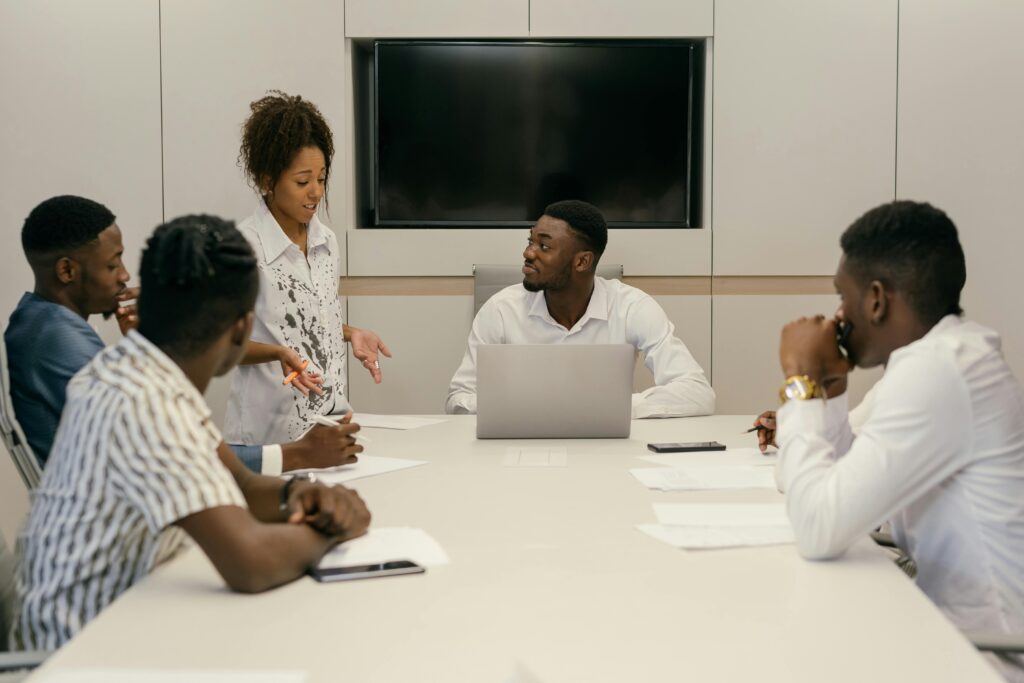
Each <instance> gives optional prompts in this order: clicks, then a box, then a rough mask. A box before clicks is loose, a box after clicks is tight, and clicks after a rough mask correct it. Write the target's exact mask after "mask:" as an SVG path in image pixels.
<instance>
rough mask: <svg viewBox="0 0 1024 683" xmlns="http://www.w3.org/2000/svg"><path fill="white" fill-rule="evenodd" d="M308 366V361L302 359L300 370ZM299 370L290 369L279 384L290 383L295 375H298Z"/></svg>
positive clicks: (286, 384)
mask: <svg viewBox="0 0 1024 683" xmlns="http://www.w3.org/2000/svg"><path fill="white" fill-rule="evenodd" d="M308 366H309V361H308V360H304V361H302V368H301V369H302V370H305V369H306V368H307V367H308ZM299 372H300V370H292V371H291V373H290V374H289V375H288V376H287V377H285V378H284V381H283V382H281V384H283V385H285V386H288V385H289V384H291V383H292V381H293V380H294V379H295V378H296V377H298V376H299Z"/></svg>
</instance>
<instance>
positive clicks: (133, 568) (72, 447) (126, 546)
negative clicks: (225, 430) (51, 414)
mask: <svg viewBox="0 0 1024 683" xmlns="http://www.w3.org/2000/svg"><path fill="white" fill-rule="evenodd" d="M220 441H221V436H220V433H219V431H218V430H217V428H216V427H215V426H214V424H213V422H212V420H211V416H210V409H209V408H208V407H207V405H206V403H205V401H204V400H203V397H202V395H201V394H200V393H199V391H198V390H197V389H196V388H195V386H194V385H193V384H192V383H191V382H190V381H189V380H188V378H187V377H186V376H185V374H184V373H183V372H182V371H181V369H180V368H179V367H178V366H177V365H176V364H175V363H174V362H173V361H172V360H171V359H170V358H168V357H167V356H166V355H165V354H164V353H163V352H161V351H160V350H159V349H158V348H157V347H156V346H154V345H153V344H151V343H150V342H149V341H148V340H146V339H145V338H144V337H143V336H142V335H140V334H138V333H137V332H134V331H133V332H130V333H129V334H128V336H127V337H125V338H124V339H123V340H122V341H121V342H120V343H119V344H117V345H116V346H112V347H109V348H107V349H106V350H104V351H103V352H102V353H100V354H99V355H98V356H96V358H95V359H93V361H92V362H90V363H89V364H88V365H86V366H85V367H84V368H83V369H82V370H81V371H80V372H79V373H78V374H77V375H75V377H74V378H73V379H72V380H71V382H70V384H68V396H67V404H66V405H65V408H64V414H63V417H62V418H61V422H60V427H59V428H58V430H57V436H56V439H55V441H54V445H53V450H52V451H51V453H50V459H49V461H48V462H47V466H46V471H45V473H44V474H43V480H42V482H41V483H40V485H39V488H38V489H37V490H36V491H35V493H34V495H33V501H32V510H31V512H30V513H29V517H28V520H27V522H26V523H25V526H24V528H23V529H22V531H21V534H20V536H19V538H18V581H17V587H18V601H19V605H20V612H19V614H18V618H17V620H16V622H15V626H14V629H13V633H12V636H13V640H12V643H13V644H14V645H15V646H16V647H18V646H20V647H24V648H29V649H51V648H56V647H59V646H60V645H61V644H63V643H64V642H66V641H67V640H68V639H70V638H71V637H72V636H73V635H75V634H76V633H77V632H78V631H79V630H80V629H81V628H82V627H83V626H84V625H85V624H86V623H87V622H89V621H90V620H91V619H93V618H94V617H96V615H97V614H99V612H100V611H102V610H103V609H104V608H105V607H106V606H107V605H109V604H110V603H111V602H112V601H113V600H114V599H115V598H116V597H117V596H118V595H120V594H121V593H122V592H124V591H125V590H127V589H128V588H129V587H130V586H131V585H132V584H133V583H135V582H136V581H138V580H140V579H141V578H143V577H144V576H146V574H148V573H149V572H150V571H151V570H152V569H153V567H155V566H156V565H157V564H159V563H160V562H162V561H164V560H166V559H168V558H169V557H171V556H172V555H174V554H175V553H176V552H177V551H178V550H179V549H180V548H181V547H182V546H183V544H184V543H185V542H186V540H187V536H186V534H185V533H184V532H183V531H182V530H181V529H179V528H178V527H176V526H173V525H174V523H175V522H177V521H178V520H180V519H183V518H185V517H188V516H189V515H192V514H194V513H196V512H200V511H202V510H206V509H209V508H213V507H218V506H222V505H237V506H241V507H245V504H246V503H245V498H244V497H243V496H242V492H241V491H240V490H239V488H238V485H237V484H236V483H235V480H234V478H233V477H232V475H231V473H230V472H229V471H228V470H227V468H226V467H224V466H223V464H222V463H221V462H220V460H219V458H218V456H217V445H218V444H219V443H220Z"/></svg>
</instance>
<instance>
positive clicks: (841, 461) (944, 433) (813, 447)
mask: <svg viewBox="0 0 1024 683" xmlns="http://www.w3.org/2000/svg"><path fill="white" fill-rule="evenodd" d="M874 393H875V396H874V405H873V409H872V411H871V415H870V417H869V418H868V420H867V422H866V423H865V424H864V425H862V426H861V427H860V429H859V431H858V434H857V437H856V438H855V439H854V438H852V432H850V431H849V430H850V427H849V419H848V416H847V415H846V414H845V413H846V411H845V406H839V405H837V406H835V410H834V411H833V412H832V413H831V414H829V412H828V408H827V407H826V403H825V402H824V401H789V402H787V403H786V404H785V405H784V406H782V408H780V409H779V411H778V415H777V417H778V421H779V433H778V436H779V444H780V448H779V480H780V484H781V485H782V487H783V488H784V489H785V491H786V508H787V511H788V513H789V519H790V522H791V523H792V525H793V533H794V535H795V536H796V542H797V547H798V549H799V550H800V553H801V554H802V555H803V556H804V557H807V558H808V559H827V558H833V557H838V556H839V555H841V554H842V553H843V552H845V551H846V549H847V548H848V547H850V545H852V544H853V543H854V542H855V541H856V540H857V539H858V538H860V537H862V536H863V535H865V534H867V533H868V532H869V531H870V530H871V529H874V528H875V527H877V526H878V525H879V524H881V523H882V522H883V521H885V520H886V519H888V518H890V517H891V516H892V515H893V514H894V513H896V512H898V511H899V510H901V509H903V508H905V507H907V506H909V505H910V504H911V503H913V502H914V501H915V500H916V499H917V498H918V497H920V496H921V495H922V494H924V493H925V492H927V491H928V490H929V489H932V488H933V487H935V486H936V485H938V484H939V483H940V482H941V481H943V480H944V479H946V478H947V477H948V476H950V475H951V474H952V473H953V472H955V471H956V470H957V469H959V468H960V467H961V466H962V464H963V458H964V457H966V456H968V455H969V445H970V438H971V437H970V433H969V427H968V425H969V424H970V420H969V419H968V418H969V415H970V413H971V407H970V398H969V395H968V391H967V387H966V386H965V385H964V382H963V379H962V377H961V376H960V374H959V373H958V372H957V370H956V368H955V366H954V365H953V364H952V363H951V362H950V361H949V360H948V359H945V358H942V357H937V356H930V357H929V356H923V355H920V356H916V355H911V356H906V357H904V358H901V359H900V360H899V362H898V363H895V364H894V363H890V367H889V368H888V370H887V371H886V375H885V377H884V379H883V380H882V381H881V382H879V384H878V386H877V389H876V391H875V392H874ZM829 403H838V402H836V401H830V402H829ZM843 403H845V401H844V402H843ZM840 408H842V410H840ZM830 422H831V423H835V422H840V423H845V427H844V426H843V424H839V425H836V424H830ZM847 440H849V443H850V446H849V448H848V449H846V450H845V454H844V451H843V450H841V449H842V446H843V442H844V441H847ZM840 455H841V456H842V457H839V456H840Z"/></svg>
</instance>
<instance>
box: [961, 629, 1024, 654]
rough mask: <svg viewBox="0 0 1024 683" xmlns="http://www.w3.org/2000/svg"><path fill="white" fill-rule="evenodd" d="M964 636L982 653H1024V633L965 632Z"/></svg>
mask: <svg viewBox="0 0 1024 683" xmlns="http://www.w3.org/2000/svg"><path fill="white" fill-rule="evenodd" d="M963 634H964V636H965V637H966V638H967V639H968V640H969V641H971V644H972V645H974V647H976V648H978V649H979V650H981V651H982V652H1005V653H1022V652H1024V633H996V632H992V631H964V632H963Z"/></svg>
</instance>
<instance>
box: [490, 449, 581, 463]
mask: <svg viewBox="0 0 1024 683" xmlns="http://www.w3.org/2000/svg"><path fill="white" fill-rule="evenodd" d="M501 464H502V465H504V466H505V467H566V466H567V465H568V464H569V454H568V451H567V450H566V449H565V448H547V447H534V446H530V447H520V446H509V447H508V448H506V449H505V458H504V459H503V460H502V461H501Z"/></svg>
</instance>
